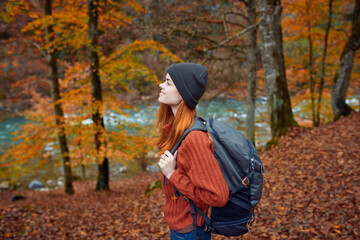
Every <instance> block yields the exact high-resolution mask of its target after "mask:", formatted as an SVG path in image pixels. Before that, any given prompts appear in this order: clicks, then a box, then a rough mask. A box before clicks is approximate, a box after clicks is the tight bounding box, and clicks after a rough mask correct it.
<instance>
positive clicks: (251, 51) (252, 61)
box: [246, 0, 257, 146]
mask: <svg viewBox="0 0 360 240" xmlns="http://www.w3.org/2000/svg"><path fill="white" fill-rule="evenodd" d="M247 12H248V18H249V20H248V25H249V26H252V25H254V24H255V19H256V14H255V0H249V1H248V3H247ZM256 31H257V28H253V29H251V30H250V31H249V43H248V49H247V68H248V83H247V90H248V96H247V113H246V137H247V138H248V139H249V140H250V141H251V142H252V144H253V145H254V146H255V108H256Z"/></svg>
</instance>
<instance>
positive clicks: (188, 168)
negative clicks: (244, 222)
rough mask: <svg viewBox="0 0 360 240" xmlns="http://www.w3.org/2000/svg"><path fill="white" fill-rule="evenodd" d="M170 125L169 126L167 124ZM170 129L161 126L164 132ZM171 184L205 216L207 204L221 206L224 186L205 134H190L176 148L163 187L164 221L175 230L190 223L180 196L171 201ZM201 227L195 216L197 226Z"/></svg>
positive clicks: (225, 194)
mask: <svg viewBox="0 0 360 240" xmlns="http://www.w3.org/2000/svg"><path fill="white" fill-rule="evenodd" d="M169 125H170V124H169ZM169 127H170V126H166V127H164V129H163V130H165V131H166V132H167V131H168V128H169ZM174 185H175V186H176V187H177V189H178V190H179V191H180V192H181V193H182V194H184V195H185V196H186V197H188V198H190V199H192V200H193V202H194V203H195V204H196V205H197V206H198V207H199V208H200V209H201V210H202V211H203V212H205V213H206V211H207V209H208V207H209V205H210V206H215V207H222V206H224V205H225V204H226V202H227V200H228V198H229V190H228V186H227V184H226V182H225V180H224V177H223V175H222V173H221V169H220V166H219V164H218V162H217V160H216V159H215V157H214V147H213V143H212V141H211V140H210V139H209V137H208V135H207V133H205V132H203V131H196V130H194V131H192V132H190V133H189V134H188V135H187V136H186V138H185V139H184V140H183V141H182V143H181V145H180V147H179V148H178V154H177V165H176V170H175V172H174V173H173V174H172V175H171V177H170V179H166V182H165V185H164V186H163V189H164V193H165V198H166V202H165V207H164V215H165V221H166V222H167V224H168V225H169V226H170V228H171V229H173V230H175V231H177V230H180V229H182V228H184V227H186V226H189V225H191V224H193V219H192V216H191V213H190V204H189V203H188V202H186V201H185V200H184V198H183V197H182V196H179V198H178V199H177V200H176V201H174V200H173V197H174V195H175V190H174ZM203 224H204V220H203V218H202V217H201V216H200V215H199V214H197V225H198V226H202V225H203Z"/></svg>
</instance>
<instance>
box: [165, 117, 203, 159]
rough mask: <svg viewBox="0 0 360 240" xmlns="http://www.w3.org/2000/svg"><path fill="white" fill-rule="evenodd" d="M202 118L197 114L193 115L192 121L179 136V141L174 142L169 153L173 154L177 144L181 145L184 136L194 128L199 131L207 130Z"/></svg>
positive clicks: (177, 146)
mask: <svg viewBox="0 0 360 240" xmlns="http://www.w3.org/2000/svg"><path fill="white" fill-rule="evenodd" d="M204 122H205V121H204V120H203V119H202V118H200V117H198V116H195V119H194V122H193V124H192V126H191V127H190V128H189V129H187V130H186V131H185V132H184V134H183V135H182V136H181V138H180V139H179V141H178V142H177V143H176V144H175V146H174V147H173V148H172V149H171V154H172V155H174V153H175V152H176V150H177V149H178V148H179V146H180V145H181V142H182V141H183V140H184V139H185V137H186V136H187V135H188V134H189V133H190V132H191V131H194V130H200V131H205V132H207V128H206V126H205V124H204Z"/></svg>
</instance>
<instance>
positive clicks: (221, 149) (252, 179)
mask: <svg viewBox="0 0 360 240" xmlns="http://www.w3.org/2000/svg"><path fill="white" fill-rule="evenodd" d="M194 130H200V131H204V132H208V133H209V134H210V136H211V137H212V139H213V143H214V155H215V158H216V160H217V161H218V163H219V165H220V168H221V171H222V174H223V176H224V179H225V181H226V183H227V185H228V187H229V200H228V202H227V203H226V205H225V206H224V207H212V210H211V216H210V218H208V216H207V215H206V214H205V213H204V212H202V211H201V209H200V208H198V207H197V206H196V205H195V204H194V203H193V201H192V200H191V199H188V198H186V197H185V196H183V195H182V194H181V193H180V192H179V191H178V189H177V188H176V187H175V186H174V188H175V195H176V196H177V197H178V196H180V195H182V196H183V197H184V199H185V200H186V201H188V202H189V203H190V207H191V214H192V217H193V224H194V231H195V236H196V212H198V213H199V214H200V215H201V216H202V217H203V218H204V220H205V225H206V230H207V231H210V232H212V233H214V234H220V235H224V236H239V235H243V234H245V233H247V232H248V231H249V230H251V226H252V223H253V222H254V221H255V214H254V207H255V206H256V205H257V204H258V202H259V201H260V198H261V194H262V186H263V166H262V163H261V160H260V157H259V154H258V153H257V151H256V149H255V148H254V146H253V145H252V143H251V142H250V141H249V140H247V139H246V138H245V136H244V135H243V134H242V133H241V132H239V131H237V130H236V129H234V128H233V127H231V126H230V125H228V124H225V123H223V122H220V121H217V120H213V119H212V118H211V119H209V120H208V121H204V120H203V119H201V118H199V117H195V120H194V123H193V125H192V126H191V127H190V128H189V129H188V130H186V131H185V133H184V134H183V136H182V137H181V138H180V140H179V141H178V142H177V143H176V145H175V146H174V147H173V149H172V150H171V153H172V154H174V153H175V151H176V150H177V148H178V147H179V146H180V144H181V142H182V140H183V139H184V138H185V137H186V135H187V134H188V133H189V132H191V131H194ZM163 181H165V177H164V180H163ZM164 184H165V182H164Z"/></svg>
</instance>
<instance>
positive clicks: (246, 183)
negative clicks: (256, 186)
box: [242, 177, 250, 186]
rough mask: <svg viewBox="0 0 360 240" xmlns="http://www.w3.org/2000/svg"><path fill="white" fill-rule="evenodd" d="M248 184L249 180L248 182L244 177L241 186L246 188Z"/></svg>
mask: <svg viewBox="0 0 360 240" xmlns="http://www.w3.org/2000/svg"><path fill="white" fill-rule="evenodd" d="M249 183H250V180H249V179H248V178H247V177H245V178H244V179H243V180H242V184H243V185H244V186H247V185H248V184H249Z"/></svg>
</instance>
